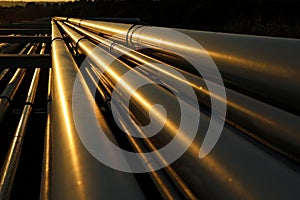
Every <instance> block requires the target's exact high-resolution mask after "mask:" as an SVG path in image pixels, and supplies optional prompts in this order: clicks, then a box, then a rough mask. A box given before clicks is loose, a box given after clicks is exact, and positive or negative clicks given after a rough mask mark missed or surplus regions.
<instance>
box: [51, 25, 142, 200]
mask: <svg viewBox="0 0 300 200" xmlns="http://www.w3.org/2000/svg"><path fill="white" fill-rule="evenodd" d="M52 41H53V42H52V64H53V67H52V69H53V102H52V108H51V132H50V134H51V147H52V148H51V149H52V151H51V163H50V164H51V167H50V168H51V172H50V173H51V174H50V185H51V187H50V198H51V199H55V200H56V199H74V200H76V199H80V200H82V199H145V197H144V194H143V192H142V190H141V188H140V186H139V185H138V183H137V181H136V180H135V178H134V176H133V175H132V174H128V173H122V172H119V171H116V170H114V169H111V168H109V167H107V166H105V165H103V164H102V163H100V162H99V161H98V160H96V159H95V158H94V157H92V156H91V155H90V153H89V152H88V151H87V150H86V148H85V147H84V146H83V144H82V143H81V141H80V139H79V136H78V133H77V129H76V127H75V121H74V116H73V112H74V109H76V108H72V92H73V85H74V81H75V78H76V76H77V75H78V76H79V78H80V77H81V75H80V73H79V71H78V67H77V65H76V63H75V61H74V59H73V57H72V55H71V54H70V52H69V51H68V49H67V46H66V44H65V42H64V41H63V38H62V36H61V34H60V32H59V30H58V28H57V25H56V24H55V23H54V22H53V21H52ZM80 84H83V88H86V86H84V84H85V83H84V82H83V80H82V79H81V78H80ZM82 95H83V96H85V97H87V98H92V97H90V93H88V92H87V91H86V92H84V94H82ZM85 105H87V106H89V107H91V108H93V112H96V113H95V114H96V115H97V116H99V117H100V118H101V116H102V115H101V113H100V111H99V110H97V109H95V108H96V107H95V105H94V103H93V102H92V101H90V100H88V101H87V102H85ZM83 120H85V119H83ZM76 123H79V122H76ZM99 123H104V124H102V125H104V127H107V125H105V122H104V121H103V120H101V119H100V120H99ZM106 131H107V132H106V133H107V134H108V136H109V137H110V139H111V140H113V141H115V140H114V137H113V136H112V133H111V132H110V130H109V129H108V128H107V130H106ZM111 158H112V159H113V158H114V154H113V152H112V153H111ZM116 191H117V192H116Z"/></svg>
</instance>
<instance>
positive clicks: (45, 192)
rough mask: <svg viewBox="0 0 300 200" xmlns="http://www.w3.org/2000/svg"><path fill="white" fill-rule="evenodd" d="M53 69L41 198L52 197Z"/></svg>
mask: <svg viewBox="0 0 300 200" xmlns="http://www.w3.org/2000/svg"><path fill="white" fill-rule="evenodd" d="M51 94H52V69H51V68H50V69H49V76H48V94H47V123H46V131H45V140H44V155H43V165H42V178H41V190H40V200H49V199H50V177H51V174H50V170H51V169H50V166H51V164H50V162H51V135H50V132H51V130H50V128H51V102H52V95H51Z"/></svg>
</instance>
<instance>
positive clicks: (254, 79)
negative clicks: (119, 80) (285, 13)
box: [58, 18, 300, 114]
mask: <svg viewBox="0 0 300 200" xmlns="http://www.w3.org/2000/svg"><path fill="white" fill-rule="evenodd" d="M58 19H59V18H58ZM64 20H67V21H68V22H70V23H72V24H75V25H79V26H80V27H84V28H87V29H89V30H91V31H94V32H97V33H101V34H104V35H107V36H109V37H111V36H114V39H116V40H119V41H121V42H123V43H126V44H128V45H129V46H131V47H132V48H137V49H139V48H152V49H156V50H159V51H160V52H163V53H165V54H170V53H171V54H173V55H186V56H189V57H191V58H194V59H195V58H198V57H199V55H202V54H203V52H202V50H201V49H197V48H191V47H188V46H186V44H185V43H184V41H181V40H179V41H178V40H177V38H174V37H173V35H172V33H171V32H170V31H169V30H168V29H165V28H159V27H150V26H140V25H137V26H134V25H133V24H131V25H130V24H121V23H111V22H101V21H92V20H82V19H74V18H68V19H64ZM175 31H178V32H180V33H183V34H185V35H187V36H188V37H191V38H193V39H194V40H195V41H197V42H199V43H200V44H201V45H202V46H203V47H204V48H205V49H206V51H207V52H208V53H209V55H210V56H211V57H212V58H213V60H214V61H215V63H216V64H217V66H218V68H219V70H220V72H221V73H222V76H223V78H224V81H225V82H226V83H227V84H229V85H232V87H234V88H238V89H240V90H241V91H245V92H246V93H247V94H250V95H253V96H254V97H256V98H259V99H261V100H264V101H265V102H268V103H271V104H274V105H276V106H281V107H282V108H283V109H286V110H288V111H290V112H293V113H297V114H300V106H299V104H298V99H300V92H299V87H300V79H299V78H298V75H299V73H300V69H299V67H298V63H299V62H300V60H299V59H300V57H299V56H298V54H297V52H299V51H300V41H299V40H297V39H284V38H271V37H259V36H246V35H235V34H225V33H213V32H202V31H190V30H181V29H176V30H175ZM182 42H183V43H182ZM172 58H175V59H177V58H176V56H175V57H174V56H173V57H172ZM175 62H176V60H175ZM281 96H285V97H286V98H288V99H289V101H286V100H285V99H284V98H281Z"/></svg>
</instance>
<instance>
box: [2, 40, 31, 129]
mask: <svg viewBox="0 0 300 200" xmlns="http://www.w3.org/2000/svg"><path fill="white" fill-rule="evenodd" d="M29 46H30V44H27V45H26V46H25V47H24V48H23V49H22V50H21V52H20V53H19V54H20V55H21V54H23V53H25V51H26V50H27V48H28V47H29ZM35 50H36V46H35V45H33V46H31V48H30V49H29V51H28V53H27V55H28V54H32V53H33V52H34V51H35ZM25 73H26V69H17V70H16V72H15V74H14V76H13V77H12V78H11V80H10V82H9V83H8V85H7V86H6V88H5V89H4V91H3V92H2V93H1V96H0V110H1V112H0V124H1V123H2V120H3V118H4V117H5V114H6V112H7V110H8V108H9V106H10V104H11V102H12V100H13V99H14V97H15V94H16V92H17V90H18V88H19V86H20V84H21V83H22V80H23V78H24V75H25Z"/></svg>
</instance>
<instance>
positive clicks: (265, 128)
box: [65, 22, 300, 161]
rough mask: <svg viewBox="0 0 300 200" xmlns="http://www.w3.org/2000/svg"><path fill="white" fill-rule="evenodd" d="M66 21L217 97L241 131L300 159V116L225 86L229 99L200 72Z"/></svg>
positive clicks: (144, 68)
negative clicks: (186, 68)
mask: <svg viewBox="0 0 300 200" xmlns="http://www.w3.org/2000/svg"><path fill="white" fill-rule="evenodd" d="M65 24H67V25H68V26H70V27H72V28H73V29H75V30H76V31H78V32H79V33H81V34H83V35H85V36H87V37H88V38H90V39H91V40H93V41H96V42H97V43H99V45H101V47H103V48H105V49H106V50H107V51H109V52H110V53H112V54H113V55H115V56H117V57H119V56H125V57H126V58H127V59H128V60H131V61H133V64H135V65H138V66H139V68H140V72H141V73H142V74H144V75H145V76H153V77H156V78H158V79H159V80H161V81H163V82H164V83H165V84H166V85H168V86H169V87H172V85H178V84H176V82H178V81H180V82H182V83H184V84H186V85H188V86H190V87H192V88H193V89H194V91H195V92H196V94H197V95H198V100H199V102H200V103H202V104H203V105H205V106H207V107H211V102H210V98H214V99H215V100H216V101H220V102H222V103H227V113H226V116H227V121H228V122H229V123H230V124H232V125H233V126H234V127H236V128H238V129H239V130H241V131H242V132H246V133H247V134H249V135H250V136H251V137H254V138H255V139H258V140H259V141H260V142H262V143H264V144H265V145H267V146H268V147H271V148H272V149H274V150H276V151H279V152H281V153H283V154H284V155H286V156H288V157H290V158H292V159H295V160H297V161H299V159H300V145H299V144H300V135H299V134H298V133H297V132H298V130H300V118H299V117H298V116H296V115H294V114H291V113H289V112H286V111H284V110H281V109H278V108H276V107H274V106H271V105H268V104H266V103H263V102H261V101H258V100H256V99H253V98H251V97H248V96H246V95H243V94H241V93H238V92H236V91H234V90H231V89H228V88H226V98H227V99H223V98H222V97H221V96H219V95H217V94H214V93H213V92H209V91H208V89H207V87H206V84H205V82H204V80H203V79H202V78H200V77H199V76H196V75H194V74H191V73H188V72H186V71H183V70H180V69H178V68H175V67H174V66H171V65H169V64H167V63H164V62H162V61H160V60H157V59H154V58H152V57H149V56H147V55H145V54H142V53H140V52H137V51H134V50H133V49H130V48H128V47H126V46H124V45H121V44H118V43H115V42H114V41H112V40H109V39H106V38H103V37H101V36H99V35H96V34H94V33H91V32H89V31H87V30H85V29H83V28H80V27H78V26H76V25H73V24H71V23H68V22H65ZM158 64H160V65H161V64H162V65H165V66H167V67H169V68H173V69H176V70H177V71H178V72H180V73H181V74H183V75H184V76H185V77H186V78H187V80H188V81H187V80H184V79H182V78H181V77H178V76H176V77H174V75H173V74H170V73H169V72H168V71H166V70H164V69H163V68H161V67H160V66H159V65H158ZM210 84H213V85H214V87H217V88H219V87H220V86H219V85H217V84H215V83H212V82H211V83H210ZM178 86H180V85H178ZM178 90H179V91H180V92H181V93H183V94H182V95H188V94H187V93H186V91H185V90H184V89H182V88H178Z"/></svg>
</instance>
